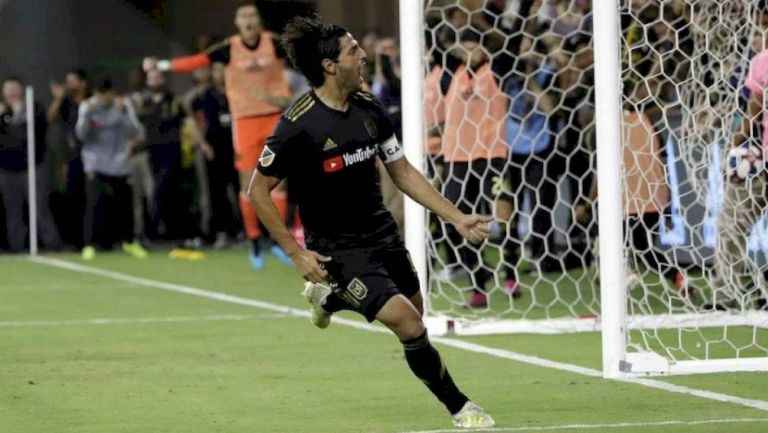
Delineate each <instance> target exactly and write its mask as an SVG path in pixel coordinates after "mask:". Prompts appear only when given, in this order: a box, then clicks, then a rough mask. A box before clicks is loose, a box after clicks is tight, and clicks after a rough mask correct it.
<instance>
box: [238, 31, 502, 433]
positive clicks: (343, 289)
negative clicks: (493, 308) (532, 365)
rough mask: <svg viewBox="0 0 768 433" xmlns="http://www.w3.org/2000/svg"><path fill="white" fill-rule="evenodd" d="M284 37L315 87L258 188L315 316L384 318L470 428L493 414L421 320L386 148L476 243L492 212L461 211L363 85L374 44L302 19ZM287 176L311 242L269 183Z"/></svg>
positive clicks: (278, 142) (395, 164)
mask: <svg viewBox="0 0 768 433" xmlns="http://www.w3.org/2000/svg"><path fill="white" fill-rule="evenodd" d="M282 43H283V47H284V48H285V50H286V52H287V54H288V58H289V59H290V60H291V62H292V63H293V64H294V66H295V67H296V68H297V69H298V70H299V71H301V72H302V73H303V74H304V76H306V77H307V80H308V81H309V82H310V84H311V85H312V90H311V91H310V92H308V93H307V94H305V95H304V96H302V97H300V98H299V99H298V100H297V101H296V102H295V103H294V104H293V105H292V107H291V108H289V109H288V110H286V112H285V113H284V114H283V116H282V118H281V119H280V122H279V123H278V125H277V128H276V130H275V132H274V134H273V135H272V136H271V137H270V138H269V139H268V140H267V145H266V147H265V148H264V152H263V153H262V154H261V157H260V159H259V166H258V170H257V172H256V173H255V174H254V178H253V179H252V182H251V185H250V197H251V200H252V202H253V203H254V205H255V206H256V210H257V211H258V212H259V215H261V218H262V221H263V222H264V225H265V226H266V228H267V229H268V230H269V232H270V233H271V234H272V237H273V239H275V241H277V242H278V243H279V244H280V245H281V246H282V247H283V248H284V249H285V251H286V252H287V253H288V255H290V256H291V258H292V259H293V263H294V265H295V267H296V269H297V271H298V272H299V273H300V274H301V276H302V277H304V278H305V279H306V280H308V283H307V284H306V288H305V291H304V295H305V296H306V297H307V299H308V300H309V301H310V303H311V305H312V322H313V323H314V324H315V325H316V326H318V327H320V328H324V327H326V326H328V325H329V323H330V320H331V314H333V313H334V312H336V311H339V310H352V311H356V312H358V313H360V314H362V315H363V316H364V317H365V318H366V319H367V320H368V321H370V322H372V321H374V320H378V321H379V322H381V323H382V324H384V325H385V326H387V327H388V328H389V329H390V330H392V332H393V333H394V334H395V335H396V336H397V338H398V339H399V340H400V341H401V342H402V344H403V347H404V350H405V358H406V360H407V362H408V366H409V367H410V368H411V370H412V371H413V373H414V374H415V375H416V376H417V377H418V378H419V379H421V380H422V381H423V382H424V383H425V384H426V385H427V387H428V388H429V390H430V391H432V393H433V394H434V395H435V396H436V397H437V398H438V399H439V400H440V401H441V402H442V403H443V404H444V405H445V406H446V408H447V409H448V411H449V412H450V413H451V414H452V416H453V422H454V424H455V425H456V426H459V427H465V428H470V427H488V426H491V425H493V424H494V421H493V419H492V418H491V417H490V416H489V415H488V414H487V413H485V412H484V411H483V410H482V409H481V408H479V407H478V406H477V405H475V404H474V403H473V402H471V401H470V400H469V399H468V398H467V397H466V396H465V395H464V394H463V393H462V392H461V391H459V389H458V387H457V386H456V384H455V383H454V382H453V379H452V378H451V375H450V374H449V373H448V370H447V369H446V368H445V364H443V362H442V360H441V358H440V355H439V353H438V352H437V350H435V348H434V347H433V346H432V345H431V344H430V342H429V339H428V337H427V331H426V328H425V327H424V324H423V323H422V320H421V314H422V309H423V306H422V298H421V294H420V292H419V281H418V279H417V277H416V273H415V272H414V269H413V265H412V263H411V260H410V258H409V256H408V252H407V251H406V249H405V247H404V245H403V242H402V240H401V239H400V236H399V235H398V232H397V226H396V224H395V221H394V219H393V218H392V215H391V214H390V213H389V212H387V211H386V209H385V208H384V205H383V203H382V197H381V192H380V190H379V180H378V177H377V172H376V165H375V164H376V158H377V157H378V158H379V159H380V160H381V161H382V162H383V163H384V164H386V168H387V171H388V172H389V174H390V175H391V177H392V179H393V181H394V183H395V185H396V186H397V187H398V188H399V189H400V190H402V191H403V192H404V193H405V194H407V195H408V196H410V197H411V198H413V199H414V200H416V201H417V202H419V203H421V204H422V205H424V206H425V207H427V208H428V209H430V210H432V211H433V212H435V213H436V214H438V215H439V216H441V217H442V218H444V219H445V220H447V221H448V222H450V223H451V224H453V226H454V227H455V228H456V230H458V232H459V233H461V235H462V236H464V237H465V238H466V239H467V240H469V241H470V242H472V243H476V244H477V243H480V242H482V241H483V240H485V239H486V238H487V237H488V235H489V228H488V225H487V223H488V222H489V221H490V218H487V217H482V216H478V215H467V214H463V213H462V212H460V211H459V210H458V209H457V208H456V207H455V206H453V205H452V204H451V203H450V202H449V201H448V200H446V199H444V198H443V197H442V196H440V195H439V194H438V193H437V191H436V190H435V189H434V188H433V187H432V185H430V183H429V182H428V181H427V180H426V179H425V178H424V177H423V176H422V175H421V173H419V172H418V171H417V170H416V169H415V168H414V167H413V166H412V165H411V164H409V163H408V161H407V160H406V159H405V158H404V157H403V149H402V147H401V145H400V144H399V143H398V141H397V139H396V138H395V135H394V132H393V128H392V124H391V122H390V121H389V120H388V116H387V113H386V111H385V110H384V109H383V107H382V106H381V104H379V103H378V102H377V101H376V99H375V98H374V97H373V96H372V95H371V94H369V93H365V92H362V91H360V88H361V85H362V83H363V78H362V75H361V74H362V71H363V68H364V66H365V59H366V53H365V51H364V50H363V49H362V48H361V47H360V46H359V45H358V43H357V41H356V40H355V39H354V38H353V37H352V35H350V34H349V33H348V32H347V30H345V29H343V28H341V27H339V26H336V25H331V24H325V23H322V22H319V21H317V20H314V19H308V18H296V19H294V20H293V21H292V22H291V23H289V24H288V26H287V27H286V30H285V32H284V33H283V42H282ZM282 179H287V182H288V188H289V191H290V193H291V194H292V196H293V197H295V200H296V202H297V204H298V206H299V212H300V213H301V218H302V221H303V222H304V227H305V230H306V232H305V233H306V242H307V249H304V248H302V247H301V246H299V244H298V243H296V241H295V240H294V238H293V237H292V236H291V234H290V233H289V231H288V229H287V228H286V226H285V224H284V223H283V220H282V218H281V217H280V215H279V213H278V211H277V209H276V208H275V206H274V205H273V204H272V203H271V202H270V201H269V200H267V198H268V197H269V194H270V191H271V190H272V189H273V188H274V187H276V186H277V185H278V184H279V183H280V182H281V180H282Z"/></svg>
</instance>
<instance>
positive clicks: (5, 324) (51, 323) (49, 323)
mask: <svg viewBox="0 0 768 433" xmlns="http://www.w3.org/2000/svg"><path fill="white" fill-rule="evenodd" d="M281 317H292V316H289V315H286V314H280V313H275V314H258V315H253V314H252V315H237V314H221V315H216V316H176V317H126V318H98V319H72V320H16V321H0V328H19V327H28V326H41V327H55V326H81V325H123V324H134V323H136V324H141V323H175V322H210V321H225V320H238V321H239V320H250V319H267V318H269V319H279V318H281Z"/></svg>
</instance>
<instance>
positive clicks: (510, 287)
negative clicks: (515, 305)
mask: <svg viewBox="0 0 768 433" xmlns="http://www.w3.org/2000/svg"><path fill="white" fill-rule="evenodd" d="M504 293H506V294H507V295H509V296H511V297H513V298H519V297H521V296H523V292H522V291H521V290H520V283H518V282H517V280H504Z"/></svg>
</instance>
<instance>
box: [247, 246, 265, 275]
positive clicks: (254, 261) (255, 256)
mask: <svg viewBox="0 0 768 433" xmlns="http://www.w3.org/2000/svg"><path fill="white" fill-rule="evenodd" d="M248 261H250V262H251V267H252V268H253V269H256V270H257V271H260V270H262V269H264V256H263V255H262V254H261V251H259V252H254V251H253V250H251V252H250V253H249V254H248Z"/></svg>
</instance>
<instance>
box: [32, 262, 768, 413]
mask: <svg viewBox="0 0 768 433" xmlns="http://www.w3.org/2000/svg"><path fill="white" fill-rule="evenodd" d="M29 260H31V261H32V262H33V263H39V264H41V265H47V266H53V267H57V268H60V269H67V270H71V271H75V272H81V273H86V274H91V275H97V276H101V277H106V278H110V279H113V280H118V281H123V282H128V283H133V284H136V285H140V286H144V287H151V288H156V289H162V290H168V291H172V292H177V293H183V294H186V295H192V296H198V297H202V298H207V299H213V300H217V301H222V302H228V303H232V304H238V305H246V306H251V307H255V308H261V309H265V310H270V311H275V312H278V313H282V314H287V315H293V316H297V317H310V313H309V311H305V310H299V309H296V308H293V307H287V306H285V305H279V304H273V303H271V302H264V301H259V300H255V299H249V298H243V297H240V296H234V295H228V294H226V293H220V292H214V291H210V290H203V289H198V288H194V287H189V286H184V285H181V284H173V283H167V282H163V281H156V280H150V279H146V278H138V277H134V276H131V275H128V274H123V273H120V272H114V271H108V270H104V269H99V268H93V267H90V266H84V265H80V264H77V263H72V262H68V261H65V260H59V259H53V258H48V257H41V256H37V257H30V258H29ZM334 323H336V324H338V325H342V326H347V327H351V328H355V329H360V330H365V331H369V332H378V333H389V330H388V329H386V328H384V327H382V326H378V325H373V324H369V323H365V322H361V321H356V320H349V319H343V318H338V317H336V318H334ZM431 341H433V342H435V343H439V344H442V345H446V346H450V347H453V348H457V349H462V350H466V351H469V352H474V353H484V354H486V355H491V356H495V357H498V358H504V359H510V360H513V361H518V362H523V363H526V364H531V365H536V366H539V367H545V368H552V369H556V370H562V371H568V372H571V373H576V374H581V375H585V376H590V377H596V378H601V377H602V373H601V372H600V371H598V370H595V369H591V368H585V367H581V366H578V365H572V364H566V363H562V362H556V361H551V360H548V359H543V358H539V357H535V356H530V355H524V354H520V353H516V352H512V351H508V350H503V349H496V348H492V347H488V346H483V345H480V344H475V343H469V342H466V341H462V340H456V339H452V338H432V339H431ZM615 380H618V381H621V382H627V383H632V384H636V385H642V386H645V387H649V388H654V389H659V390H662V391H668V392H674V393H680V394H687V395H691V396H695V397H700V398H706V399H709V400H715V401H720V402H724V403H732V404H735V405H739V406H744V407H749V408H753V409H758V410H762V411H766V412H768V401H763V400H753V399H747V398H741V397H737V396H733V395H728V394H721V393H717V392H712V391H705V390H700V389H695V388H689V387H686V386H681V385H674V384H670V383H667V382H662V381H658V380H652V379H636V378H624V379H615Z"/></svg>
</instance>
